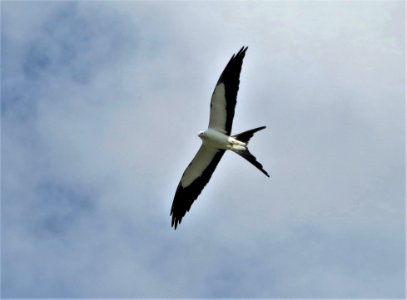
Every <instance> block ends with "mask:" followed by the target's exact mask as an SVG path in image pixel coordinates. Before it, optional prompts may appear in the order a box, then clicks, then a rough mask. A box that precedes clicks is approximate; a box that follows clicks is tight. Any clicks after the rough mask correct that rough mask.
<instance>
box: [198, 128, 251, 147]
mask: <svg viewBox="0 0 407 300" xmlns="http://www.w3.org/2000/svg"><path fill="white" fill-rule="evenodd" d="M198 136H199V137H200V138H201V139H202V143H203V144H204V145H207V146H209V147H213V148H216V149H222V150H236V151H239V150H240V151H243V150H245V149H246V143H244V142H241V141H239V140H237V139H236V138H234V137H233V136H228V135H226V134H224V133H222V132H219V131H217V130H215V129H212V128H208V129H207V130H206V131H201V132H200V133H199V134H198Z"/></svg>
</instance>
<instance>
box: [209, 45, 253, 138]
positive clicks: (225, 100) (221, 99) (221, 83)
mask: <svg viewBox="0 0 407 300" xmlns="http://www.w3.org/2000/svg"><path fill="white" fill-rule="evenodd" d="M246 50H247V47H242V48H241V49H240V50H239V52H238V53H237V54H234V55H233V56H232V58H231V59H230V60H229V62H228V64H227V65H226V67H225V69H224V70H223V72H222V74H221V75H220V77H219V80H218V82H217V83H216V87H215V90H214V91H213V94H212V99H211V115H210V119H209V128H213V129H216V130H218V131H220V132H223V133H224V134H227V135H230V132H231V131H232V122H233V117H234V115H235V106H236V97H237V91H238V90H239V82H240V80H239V77H240V71H241V70H242V63H243V58H244V56H245V54H246Z"/></svg>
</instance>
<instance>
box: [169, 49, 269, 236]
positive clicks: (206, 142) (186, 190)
mask: <svg viewBox="0 0 407 300" xmlns="http://www.w3.org/2000/svg"><path fill="white" fill-rule="evenodd" d="M246 50H247V47H242V48H241V49H240V50H239V52H238V53H237V54H235V55H233V56H232V58H231V59H230V60H229V62H228V64H227V65H226V67H225V69H224V70H223V72H222V74H221V75H220V78H219V80H218V82H217V83H216V86H215V90H214V91H213V94H212V99H211V110H210V119H209V126H208V129H207V130H206V131H201V132H200V133H199V134H198V136H199V137H200V138H201V139H202V145H201V147H200V148H199V150H198V153H197V154H196V155H195V157H194V159H193V160H192V161H191V163H190V164H189V165H188V167H187V168H186V170H185V172H184V174H183V175H182V177H181V181H180V183H179V184H178V187H177V190H176V192H175V196H174V201H173V203H172V207H171V215H172V221H171V226H173V227H174V229H177V226H178V224H180V223H181V221H182V218H183V217H184V216H185V214H186V212H187V211H189V209H190V208H191V205H192V203H193V202H194V201H195V200H196V199H197V198H198V196H199V194H200V193H201V192H202V190H203V188H204V187H205V185H206V184H207V183H208V182H209V179H210V178H211V176H212V173H213V171H215V168H216V166H217V165H218V163H219V161H220V160H221V158H222V156H223V154H224V153H225V151H226V150H232V151H233V152H235V153H237V154H239V155H240V156H242V157H243V158H245V159H246V160H247V161H249V162H250V163H251V164H253V165H254V166H255V167H256V168H258V169H259V170H260V171H261V172H263V173H264V174H265V175H266V176H267V177H270V176H269V174H268V173H267V172H266V171H265V170H264V169H263V166H262V165H261V163H259V162H258V161H257V160H256V158H255V157H254V156H253V155H252V154H251V153H250V152H249V149H248V148H247V146H248V143H249V140H250V138H251V137H252V136H253V134H254V133H255V132H257V131H259V130H262V129H264V128H266V127H265V126H262V127H258V128H255V129H251V130H248V131H245V132H242V133H240V134H237V135H233V136H231V135H230V134H231V131H232V123H233V117H234V115H235V106H236V97H237V92H238V90H239V82H240V80H239V77H240V71H241V69H242V63H243V58H244V57H245V54H246Z"/></svg>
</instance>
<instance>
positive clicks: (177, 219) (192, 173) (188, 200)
mask: <svg viewBox="0 0 407 300" xmlns="http://www.w3.org/2000/svg"><path fill="white" fill-rule="evenodd" d="M223 153H225V151H224V150H219V149H215V148H212V147H208V146H205V145H203V144H202V146H201V148H199V150H198V153H197V154H196V155H195V157H194V159H193V160H192V161H191V163H190V164H189V165H188V167H187V168H186V170H185V172H184V174H183V175H182V178H181V181H180V183H179V184H178V188H177V191H176V192H175V196H174V201H173V202H172V207H171V215H172V222H171V226H174V228H175V229H177V225H178V224H179V223H181V220H182V218H183V217H184V215H185V214H186V212H187V211H189V209H190V208H191V205H192V203H193V202H194V201H195V199H196V198H198V196H199V194H200V193H201V191H202V190H203V188H204V187H205V185H206V184H207V183H208V182H209V179H210V178H211V176H212V173H213V171H215V169H216V166H217V165H218V163H219V161H220V159H221V158H222V155H223Z"/></svg>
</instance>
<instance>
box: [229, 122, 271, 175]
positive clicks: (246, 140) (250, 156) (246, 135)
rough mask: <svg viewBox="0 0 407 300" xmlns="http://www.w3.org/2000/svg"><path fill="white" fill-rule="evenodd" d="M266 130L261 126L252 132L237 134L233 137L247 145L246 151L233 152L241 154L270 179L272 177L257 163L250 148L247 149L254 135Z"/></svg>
mask: <svg viewBox="0 0 407 300" xmlns="http://www.w3.org/2000/svg"><path fill="white" fill-rule="evenodd" d="M264 128H266V126H261V127H257V128H254V129H251V130H247V131H244V132H242V133H239V134H236V135H234V136H233V137H234V138H235V139H237V140H238V141H241V142H243V143H246V149H245V150H233V152H235V153H237V154H239V155H240V156H241V157H243V158H244V159H246V160H247V161H248V162H250V163H251V164H252V165H253V166H255V167H256V168H257V169H259V170H260V171H262V172H263V173H264V174H265V175H266V176H267V177H270V175H269V174H268V173H267V172H266V170H264V169H263V165H262V164H261V163H259V162H258V161H257V159H256V158H255V157H254V156H253V154H251V153H250V151H249V148H248V147H247V145H248V143H249V141H250V139H251V138H252V137H253V135H254V134H255V133H256V132H257V131H259V130H262V129H264Z"/></svg>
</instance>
